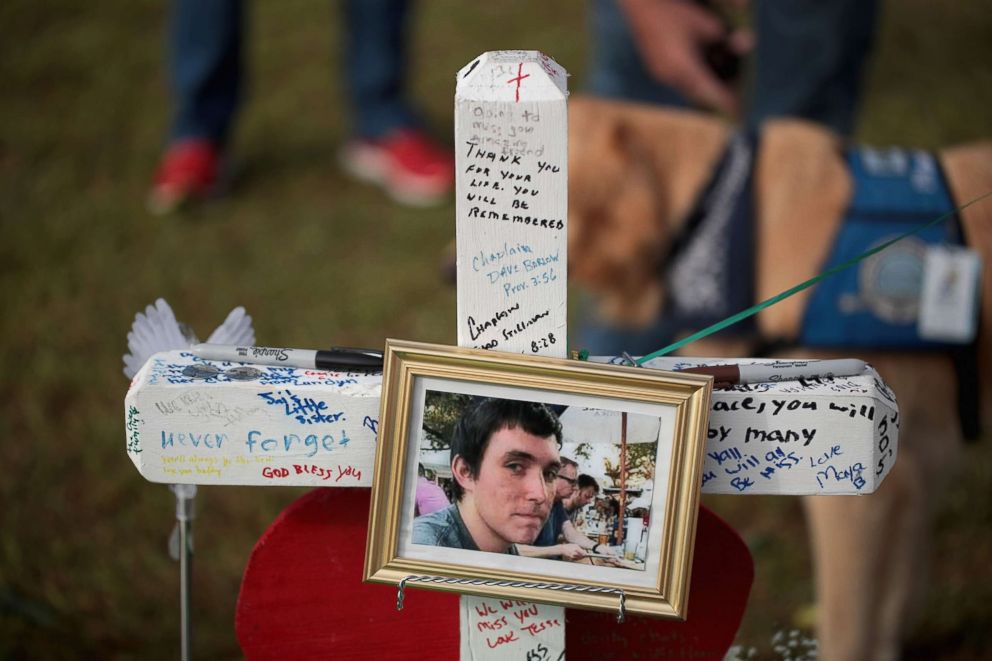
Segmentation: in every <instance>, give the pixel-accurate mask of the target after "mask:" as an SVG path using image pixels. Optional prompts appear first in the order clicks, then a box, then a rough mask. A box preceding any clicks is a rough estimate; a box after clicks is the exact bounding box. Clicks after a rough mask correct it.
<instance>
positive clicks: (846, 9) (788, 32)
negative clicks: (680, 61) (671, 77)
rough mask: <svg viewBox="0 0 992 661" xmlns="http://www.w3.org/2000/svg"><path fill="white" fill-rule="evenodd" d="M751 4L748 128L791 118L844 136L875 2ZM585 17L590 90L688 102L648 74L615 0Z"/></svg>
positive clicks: (598, 1)
mask: <svg viewBox="0 0 992 661" xmlns="http://www.w3.org/2000/svg"><path fill="white" fill-rule="evenodd" d="M751 5H752V7H753V12H754V13H753V17H752V24H753V26H754V30H755V33H756V35H757V46H756V48H755V52H754V58H753V60H754V61H753V72H752V78H751V80H750V82H751V86H750V90H749V94H748V95H747V103H746V112H745V117H744V124H745V127H746V128H751V129H753V128H757V127H759V126H760V125H761V123H762V122H764V121H765V120H766V119H769V118H771V117H780V116H788V117H801V118H804V119H809V120H813V121H816V122H820V123H822V124H824V125H826V126H829V127H830V128H832V129H834V130H835V131H837V132H838V133H840V134H842V135H849V134H850V133H851V130H852V128H853V126H854V118H855V113H856V111H857V105H858V98H859V96H860V92H861V83H862V79H863V74H864V71H865V62H866V61H867V58H868V54H869V52H870V50H871V45H872V40H873V37H874V33H875V25H876V22H877V18H878V4H877V0H754V2H752V3H751ZM589 17H590V32H591V33H592V44H591V46H592V48H591V53H592V59H591V61H590V66H589V71H590V74H589V81H588V88H589V91H590V92H591V93H593V94H596V95H598V96H606V97H610V98H616V99H626V100H628V101H640V102H645V103H660V104H665V105H674V106H686V105H689V104H688V103H687V101H686V100H685V99H684V98H683V97H682V96H681V94H679V93H678V92H676V91H675V90H673V89H671V88H668V87H666V86H664V85H661V84H660V83H658V82H656V81H655V80H654V79H653V78H652V77H651V75H650V74H649V73H648V71H647V69H646V68H645V66H644V64H643V61H642V60H641V57H640V55H639V54H638V52H637V49H636V47H635V45H634V41H633V36H632V35H631V32H630V27H629V26H628V25H627V20H626V17H625V16H624V14H623V12H622V11H621V10H620V8H619V7H618V6H617V4H616V0H592V6H591V7H590V12H589Z"/></svg>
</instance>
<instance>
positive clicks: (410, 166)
mask: <svg viewBox="0 0 992 661" xmlns="http://www.w3.org/2000/svg"><path fill="white" fill-rule="evenodd" d="M341 165H342V167H343V168H344V169H345V170H346V171H347V172H349V173H350V174H352V175H353V176H355V177H357V178H359V179H361V180H362V181H367V182H370V183H373V184H376V185H378V186H381V187H382V188H383V189H384V190H385V191H386V192H387V193H388V194H389V196H390V197H392V198H393V199H394V200H396V201H397V202H400V203H401V204H408V205H411V206H418V207H423V206H433V205H435V204H438V203H440V202H443V201H444V200H445V199H446V198H447V197H448V195H449V194H450V193H451V189H452V188H453V187H454V183H455V158H454V156H453V155H452V154H451V152H450V151H448V150H446V149H443V148H442V147H441V146H440V145H438V144H437V143H435V142H434V141H433V140H431V139H430V138H429V137H428V136H427V135H426V134H424V133H422V132H421V131H416V130H410V129H406V130H400V131H394V132H392V133H390V134H389V135H387V136H386V137H384V138H380V139H378V140H353V141H351V142H349V143H348V144H347V145H345V147H344V149H342V150H341Z"/></svg>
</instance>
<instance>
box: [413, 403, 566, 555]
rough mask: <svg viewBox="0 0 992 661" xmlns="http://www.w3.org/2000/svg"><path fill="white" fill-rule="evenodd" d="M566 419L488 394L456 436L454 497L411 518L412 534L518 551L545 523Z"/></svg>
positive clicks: (421, 540)
mask: <svg viewBox="0 0 992 661" xmlns="http://www.w3.org/2000/svg"><path fill="white" fill-rule="evenodd" d="M561 439H562V435H561V423H560V422H559V421H558V417H557V416H556V415H555V414H554V413H553V412H552V411H551V410H550V409H548V408H547V407H546V406H544V405H543V404H536V403H531V402H518V401H513V400H506V399H485V400H483V401H482V402H481V403H479V404H478V405H476V406H474V407H472V408H470V409H469V410H468V411H466V412H465V413H464V414H463V415H462V417H461V419H460V420H459V421H458V423H457V424H456V425H455V430H454V433H453V434H452V439H451V473H452V476H453V478H454V479H453V483H452V486H453V489H454V496H455V502H454V504H452V505H449V506H448V507H446V508H444V509H442V510H439V511H437V512H434V513H432V514H428V515H425V516H420V517H417V518H416V519H414V521H413V535H412V542H413V543H414V544H428V545H432V546H445V547H449V548H458V549H466V550H472V551H489V552H492V553H511V554H516V553H517V546H516V545H518V544H531V543H533V542H534V540H535V539H536V538H537V535H538V533H540V532H541V529H542V528H543V527H544V524H545V522H546V521H547V519H548V515H549V513H550V511H551V505H552V502H553V500H554V484H555V480H556V478H557V475H558V473H559V470H560V468H561V461H560V459H559V455H558V448H559V447H560V446H561Z"/></svg>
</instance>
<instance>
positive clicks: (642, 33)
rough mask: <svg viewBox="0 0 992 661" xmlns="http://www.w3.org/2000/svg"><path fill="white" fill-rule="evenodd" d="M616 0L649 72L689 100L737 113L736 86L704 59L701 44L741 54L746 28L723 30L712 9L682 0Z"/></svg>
mask: <svg viewBox="0 0 992 661" xmlns="http://www.w3.org/2000/svg"><path fill="white" fill-rule="evenodd" d="M738 4H740V0H738ZM620 5H621V7H622V8H623V10H624V12H625V13H626V15H627V19H628V21H627V22H628V24H629V25H630V28H631V31H632V32H633V35H634V41H635V42H636V46H637V49H638V51H639V52H640V54H641V58H642V59H643V60H644V63H645V65H646V66H647V69H648V71H649V72H650V73H651V75H652V76H654V77H655V78H656V79H657V80H658V81H659V82H661V83H664V84H667V85H670V86H672V87H674V88H675V89H677V90H678V91H679V92H681V93H682V94H684V95H685V96H686V97H687V98H688V99H690V100H691V101H693V102H695V103H698V104H700V105H702V106H705V107H707V108H712V109H714V110H719V111H721V112H725V113H727V114H730V115H735V114H737V112H738V108H739V105H740V94H739V91H738V90H737V89H736V88H735V87H733V86H732V85H731V84H729V83H727V82H725V81H722V80H720V78H719V77H718V76H717V74H716V72H714V71H713V69H712V68H711V67H710V65H709V64H707V61H706V47H707V46H712V45H715V44H721V43H722V44H723V45H725V47H726V49H727V50H729V51H730V52H731V53H732V54H734V55H738V56H740V55H744V54H746V53H747V52H748V51H750V50H751V48H752V46H753V41H754V38H753V35H752V34H751V32H750V31H749V30H733V31H731V32H729V33H728V31H727V27H726V25H725V24H724V22H723V21H722V20H721V18H720V16H719V15H718V14H717V13H716V12H714V11H713V10H711V9H708V8H707V7H705V6H703V5H700V4H696V3H692V2H687V1H685V0H620Z"/></svg>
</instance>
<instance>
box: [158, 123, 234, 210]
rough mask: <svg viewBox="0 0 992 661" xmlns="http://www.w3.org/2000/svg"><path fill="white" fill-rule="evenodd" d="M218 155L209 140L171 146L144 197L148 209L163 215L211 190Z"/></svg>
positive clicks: (196, 139)
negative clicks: (148, 192) (146, 198)
mask: <svg viewBox="0 0 992 661" xmlns="http://www.w3.org/2000/svg"><path fill="white" fill-rule="evenodd" d="M219 171H220V152H219V150H218V149H217V146H216V145H214V143H212V142H210V141H209V140H204V139H202V138H192V139H188V140H181V141H179V142H177V143H175V144H173V145H171V146H170V147H169V148H168V149H167V150H166V152H165V155H164V156H163V157H162V161H161V163H159V166H158V171H157V172H156V173H155V182H154V183H153V184H152V190H151V193H150V194H149V195H148V210H149V211H151V212H152V213H154V214H157V215H165V214H169V213H172V212H174V211H176V210H177V209H179V207H181V206H182V205H183V204H185V203H186V202H187V201H189V200H191V199H194V198H204V197H207V196H208V195H210V194H211V193H212V192H214V190H215V186H216V184H217V179H218V174H219Z"/></svg>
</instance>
